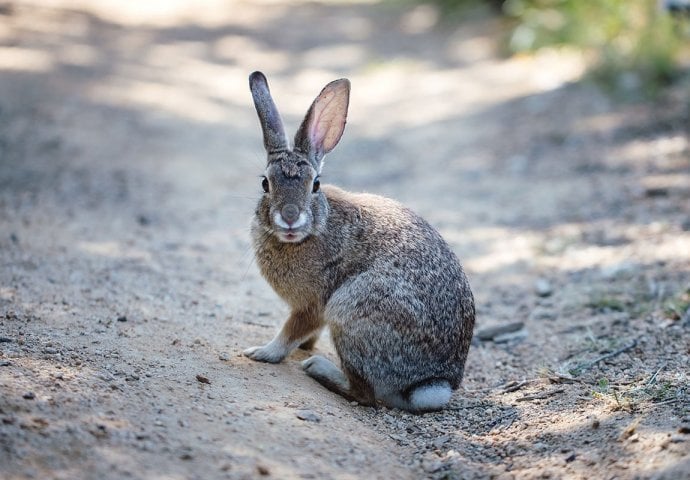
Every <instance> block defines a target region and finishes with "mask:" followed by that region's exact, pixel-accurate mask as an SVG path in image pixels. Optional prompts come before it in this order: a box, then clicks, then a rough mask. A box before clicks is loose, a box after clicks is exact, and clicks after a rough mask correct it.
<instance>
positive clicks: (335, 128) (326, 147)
mask: <svg viewBox="0 0 690 480" xmlns="http://www.w3.org/2000/svg"><path fill="white" fill-rule="evenodd" d="M349 102H350V81H349V80H348V79H346V78H341V79H340V80H334V81H332V82H331V83H329V84H328V85H326V86H325V87H324V89H323V90H321V93H320V94H319V96H318V97H316V100H314V103H312V104H311V107H310V108H309V111H308V112H307V115H306V117H304V121H302V125H301V126H300V127H299V130H297V134H296V135H295V149H297V150H299V151H301V152H302V153H304V154H306V155H307V156H308V158H309V159H310V160H311V161H312V162H313V163H314V165H313V166H314V168H315V169H316V170H317V171H319V170H320V169H321V168H320V167H321V159H322V158H323V156H324V155H325V154H327V153H328V152H330V151H331V150H333V149H334V148H335V146H336V145H337V144H338V141H340V137H341V136H342V135H343V131H344V130H345V122H346V120H347V107H348V104H349Z"/></svg>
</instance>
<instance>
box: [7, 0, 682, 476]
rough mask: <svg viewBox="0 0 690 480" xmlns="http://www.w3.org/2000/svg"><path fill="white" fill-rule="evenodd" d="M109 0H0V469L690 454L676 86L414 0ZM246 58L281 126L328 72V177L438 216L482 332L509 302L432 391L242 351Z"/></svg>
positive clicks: (545, 468) (258, 334) (615, 468)
mask: <svg viewBox="0 0 690 480" xmlns="http://www.w3.org/2000/svg"><path fill="white" fill-rule="evenodd" d="M123 3H124V4H125V6H123ZM129 3H130V2H114V1H108V0H99V1H90V2H86V1H78V0H64V1H49V0H43V1H38V2H31V3H29V2H27V3H24V2H9V3H3V4H2V5H1V6H0V72H1V74H0V342H1V343H0V477H2V478H3V479H8V480H15V479H17V480H18V479H29V478H40V479H43V478H55V479H75V478H85V479H91V478H93V479H116V478H117V479H119V478H136V479H215V478H257V477H268V478H318V479H326V478H339V479H346V478H352V479H358V478H488V477H494V478H502V479H508V478H535V477H542V478H548V477H553V478H647V477H655V478H669V479H672V478H673V479H676V478H689V477H690V456H689V454H688V452H690V446H689V445H690V434H688V432H689V431H690V379H689V378H688V375H689V369H688V365H690V340H689V339H690V313H688V311H687V309H688V304H690V297H689V295H690V291H688V289H689V288H690V142H689V134H690V132H689V131H688V125H690V112H689V111H688V103H687V98H686V97H683V96H682V95H681V93H682V89H679V90H678V91H676V92H671V94H670V96H669V97H668V98H665V99H663V100H662V101H661V102H660V104H659V105H656V106H653V105H622V106H621V105H615V104H613V103H612V102H611V101H610V100H608V99H607V98H606V97H605V96H604V95H602V94H601V93H599V92H598V91H596V90H595V89H593V88H592V87H587V86H582V85H568V84H567V82H568V80H570V79H573V78H576V77H577V75H578V73H579V72H580V69H581V66H580V65H579V64H578V62H577V60H575V59H573V60H567V61H558V59H556V58H553V57H551V56H548V55H544V56H541V57H538V58H536V59H515V60H510V61H508V60H500V59H497V58H496V57H495V56H494V55H493V47H492V45H493V43H492V32H495V30H494V27H495V25H493V22H492V21H490V20H487V19H485V18H482V17H478V18H476V19H467V21H466V22H465V23H464V24H463V25H461V26H460V27H458V28H457V29H451V28H450V27H436V28H432V27H433V24H434V23H435V16H434V12H433V10H430V9H429V8H427V7H422V8H418V9H414V10H409V9H408V10H404V9H399V8H397V7H392V6H390V5H384V6H382V5H377V4H375V3H362V4H354V5H351V4H346V3H343V4H340V3H338V2H328V3H325V4H323V5H321V4H316V3H312V2H297V1H295V2H287V1H286V2H281V1H276V2H257V3H244V2H233V1H220V0H218V1H209V2H205V3H204V5H203V6H199V4H198V3H197V2H182V1H175V2H138V3H141V4H142V5H141V6H137V7H135V6H127V5H128V4H129ZM163 6H164V7H165V8H163ZM493 36H495V35H493ZM254 69H261V70H263V71H265V72H266V73H267V74H268V76H269V80H270V81H271V85H272V90H273V92H274V94H275V97H276V98H277V101H278V104H279V106H280V108H281V110H282V111H283V114H284V117H285V119H286V122H287V123H288V124H289V125H292V127H293V128H294V127H296V125H297V122H298V121H299V119H300V117H301V115H302V114H303V113H304V111H305V109H306V107H307V106H308V105H309V103H310V102H311V100H312V98H313V96H314V95H315V94H316V93H317V92H318V91H319V89H320V88H321V87H322V86H323V84H325V83H326V82H327V81H329V80H331V79H333V78H337V77H339V76H348V77H349V78H350V79H351V80H352V83H353V97H352V101H351V115H350V118H349V124H348V128H347V131H346V133H345V137H344V139H343V141H342V142H341V145H340V146H339V147H338V149H336V151H335V152H333V154H332V155H330V157H329V161H328V163H327V166H326V170H325V172H324V176H323V179H324V181H332V182H334V183H338V184H339V185H342V186H344V187H347V188H350V189H353V190H368V191H372V192H376V193H381V194H385V195H389V196H392V197H394V198H397V199H399V200H401V201H403V202H404V203H406V204H408V205H409V206H411V207H413V208H414V209H416V210H417V211H419V212H420V213H422V214H423V215H424V216H425V217H426V218H428V219H429V220H430V221H431V222H432V223H433V224H434V225H436V226H437V227H438V228H439V229H440V231H441V232H442V233H443V235H444V236H445V237H446V238H447V239H448V240H449V241H450V242H451V244H452V246H453V247H454V249H455V250H456V251H457V252H458V254H459V255H460V257H461V258H462V259H463V261H464V264H465V266H466V269H467V271H468V273H469V275H470V280H471V282H472V285H473V288H474V291H475V294H476V298H477V305H478V309H479V316H478V328H477V330H478V331H483V332H482V333H485V334H486V331H485V329H486V328H487V327H491V326H495V325H504V324H507V323H511V322H522V323H523V324H524V328H522V329H520V330H519V331H518V332H516V333H513V334H509V335H507V336H505V335H504V336H503V337H498V338H495V339H494V340H480V339H479V338H477V339H476V340H475V345H474V346H473V349H472V350H471V352H470V358H469V360H468V365H467V377H466V381H465V384H464V389H461V390H460V391H459V392H457V393H456V395H455V396H454V399H453V402H452V408H451V409H449V410H447V411H444V412H440V413H436V414H430V415H425V416H414V415H410V414H407V413H401V412H399V411H394V410H385V409H382V410H374V409H370V408H363V407H357V406H352V405H349V404H348V403H347V402H345V401H344V400H342V399H341V398H338V397H336V396H334V395H332V394H330V393H329V392H326V391H324V390H323V389H322V388H321V387H319V386H318V385H316V384H315V383H314V382H313V381H311V380H310V379H308V378H306V377H305V375H304V374H303V373H302V372H301V371H300V369H299V367H298V360H300V359H301V358H302V356H301V355H302V354H296V355H294V356H292V357H290V358H289V359H288V360H287V361H286V362H284V363H283V364H281V365H263V364H258V363H254V362H251V361H249V360H248V359H246V358H244V357H242V356H241V355H240V352H241V351H242V349H243V348H244V347H247V346H251V345H255V344H258V343H262V342H265V341H267V340H268V339H270V338H271V336H272V335H273V333H274V331H275V330H276V328H277V327H278V325H280V323H281V321H282V319H283V318H284V317H285V315H286V308H285V307H284V306H283V305H282V304H281V303H280V301H279V300H278V298H277V297H276V295H275V294H274V293H273V292H272V291H271V290H270V289H269V287H268V286H267V285H266V284H265V283H264V281H263V280H262V279H261V278H260V276H259V275H258V272H257V270H256V267H255V265H254V264H253V261H252V256H251V252H250V248H249V243H248V221H249V218H250V216H251V212H252V209H253V206H254V201H255V200H254V199H255V198H256V197H257V195H258V192H259V191H260V190H259V188H260V184H259V181H258V180H257V177H258V175H259V174H260V173H261V170H262V159H263V154H262V150H261V140H260V134H259V127H258V122H257V120H256V118H255V116H254V112H253V108H252V106H251V102H250V96H249V93H248V91H247V75H248V73H249V72H251V71H252V70H254ZM319 349H320V350H322V351H325V352H326V353H327V354H330V355H332V350H331V349H330V347H329V345H328V341H327V339H326V338H324V339H323V340H322V341H321V343H320V345H319Z"/></svg>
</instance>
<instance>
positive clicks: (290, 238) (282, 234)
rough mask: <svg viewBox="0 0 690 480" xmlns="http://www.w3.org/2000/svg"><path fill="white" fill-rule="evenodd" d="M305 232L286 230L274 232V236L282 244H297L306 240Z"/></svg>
mask: <svg viewBox="0 0 690 480" xmlns="http://www.w3.org/2000/svg"><path fill="white" fill-rule="evenodd" d="M307 235H308V234H307V232H305V231H301V230H293V229H288V230H282V231H278V232H276V236H277V237H278V240H280V241H281V242H283V243H299V242H301V241H302V240H304V239H305V238H307Z"/></svg>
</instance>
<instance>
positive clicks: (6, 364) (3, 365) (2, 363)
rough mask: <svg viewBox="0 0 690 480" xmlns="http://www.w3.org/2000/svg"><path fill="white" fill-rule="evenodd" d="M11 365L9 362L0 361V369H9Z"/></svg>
mask: <svg viewBox="0 0 690 480" xmlns="http://www.w3.org/2000/svg"><path fill="white" fill-rule="evenodd" d="M11 365H12V363H11V362H9V361H8V360H2V361H0V367H9V366H11Z"/></svg>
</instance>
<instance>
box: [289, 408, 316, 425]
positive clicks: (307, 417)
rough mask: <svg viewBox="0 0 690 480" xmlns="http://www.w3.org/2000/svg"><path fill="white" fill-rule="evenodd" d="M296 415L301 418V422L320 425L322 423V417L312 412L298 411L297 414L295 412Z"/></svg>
mask: <svg viewBox="0 0 690 480" xmlns="http://www.w3.org/2000/svg"><path fill="white" fill-rule="evenodd" d="M295 415H297V418H299V419H300V420H304V421H305V422H314V423H318V422H320V421H321V417H319V416H318V415H317V414H316V413H314V411H312V410H297V412H295Z"/></svg>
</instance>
